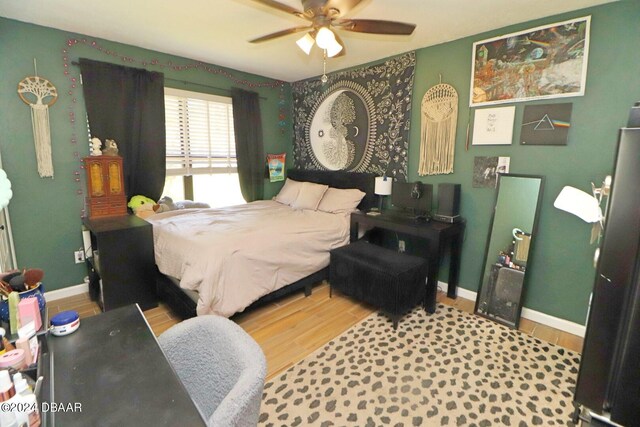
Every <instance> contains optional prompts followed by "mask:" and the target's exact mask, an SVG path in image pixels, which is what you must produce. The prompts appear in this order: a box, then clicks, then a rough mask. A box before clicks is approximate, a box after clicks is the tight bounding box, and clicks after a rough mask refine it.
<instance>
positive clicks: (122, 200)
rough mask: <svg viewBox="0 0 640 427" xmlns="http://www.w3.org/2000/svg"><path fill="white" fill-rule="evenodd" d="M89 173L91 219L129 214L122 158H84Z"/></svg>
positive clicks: (88, 190) (87, 199)
mask: <svg viewBox="0 0 640 427" xmlns="http://www.w3.org/2000/svg"><path fill="white" fill-rule="evenodd" d="M84 165H85V170H86V172H87V198H86V202H87V209H88V213H89V218H100V217H109V216H118V215H126V214H127V196H126V195H125V192H124V174H123V172H122V157H119V156H90V157H85V158H84Z"/></svg>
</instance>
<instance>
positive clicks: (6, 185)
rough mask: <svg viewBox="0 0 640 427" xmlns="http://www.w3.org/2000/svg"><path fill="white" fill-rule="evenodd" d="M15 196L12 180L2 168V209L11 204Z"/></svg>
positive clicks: (0, 182) (0, 180)
mask: <svg viewBox="0 0 640 427" xmlns="http://www.w3.org/2000/svg"><path fill="white" fill-rule="evenodd" d="M11 197H13V191H11V181H9V178H7V173H6V172H5V171H4V170H2V169H0V209H3V208H6V207H7V206H9V200H11Z"/></svg>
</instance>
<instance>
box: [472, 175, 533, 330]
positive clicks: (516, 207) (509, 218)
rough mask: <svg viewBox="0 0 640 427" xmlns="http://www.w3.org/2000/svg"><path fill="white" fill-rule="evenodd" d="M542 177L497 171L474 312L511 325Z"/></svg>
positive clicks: (526, 266) (517, 311) (528, 263)
mask: <svg viewBox="0 0 640 427" xmlns="http://www.w3.org/2000/svg"><path fill="white" fill-rule="evenodd" d="M543 187H544V177H542V176H537V175H517V174H501V175H498V184H497V187H496V203H495V207H494V211H493V218H492V220H491V224H490V225H489V237H488V239H487V246H486V250H485V254H484V263H483V271H482V277H481V279H480V291H479V292H478V298H477V299H476V307H475V312H476V314H479V315H481V316H483V317H487V318H489V319H492V320H495V321H497V322H499V323H502V324H504V325H507V326H509V327H512V328H517V327H518V324H519V323H520V313H521V311H522V297H523V290H524V287H525V283H526V280H525V279H526V276H527V270H528V269H530V268H531V261H532V260H531V253H532V247H533V246H532V245H533V244H534V242H535V240H536V237H537V230H536V225H537V222H538V214H539V212H540V205H541V200H542V190H543Z"/></svg>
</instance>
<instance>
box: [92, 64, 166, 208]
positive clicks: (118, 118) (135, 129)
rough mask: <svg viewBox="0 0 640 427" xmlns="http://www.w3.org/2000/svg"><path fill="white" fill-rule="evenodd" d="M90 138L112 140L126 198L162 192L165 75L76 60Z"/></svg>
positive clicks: (164, 141) (164, 149)
mask: <svg viewBox="0 0 640 427" xmlns="http://www.w3.org/2000/svg"><path fill="white" fill-rule="evenodd" d="M80 70H81V72H82V90H83V93H84V99H85V104H86V107H87V116H88V120H89V128H90V130H91V137H95V138H99V139H100V140H101V141H102V147H103V148H104V146H105V139H113V140H115V141H116V144H117V145H118V149H119V155H120V156H122V161H123V165H124V166H123V169H124V181H125V191H126V194H127V199H129V198H130V197H131V196H134V195H137V194H140V195H143V196H147V197H149V198H151V199H153V200H158V199H159V198H160V196H161V195H162V190H163V188H164V180H165V174H166V165H165V161H166V160H165V157H166V135H165V117H164V75H163V74H162V73H155V72H149V71H147V70H141V69H138V68H131V67H124V66H122V65H115V64H109V63H106V62H98V61H92V60H89V59H85V58H80Z"/></svg>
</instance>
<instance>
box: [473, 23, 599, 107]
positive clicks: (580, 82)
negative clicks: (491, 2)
mask: <svg viewBox="0 0 640 427" xmlns="http://www.w3.org/2000/svg"><path fill="white" fill-rule="evenodd" d="M590 24H591V16H585V17H582V18H576V19H572V20H569V21H564V22H557V23H555V24H550V25H545V26H541V27H537V28H532V29H530V30H525V31H521V32H518V33H512V34H507V35H504V36H499V37H494V38H491V39H487V40H482V41H479V42H476V43H474V44H473V60H472V61H471V94H470V97H469V99H470V101H469V105H470V106H471V107H477V106H480V105H492V104H500V103H505V102H519V101H530V100H534V99H544V98H558V97H567V96H582V95H584V88H585V83H586V80H587V59H588V54H589V28H590Z"/></svg>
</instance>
